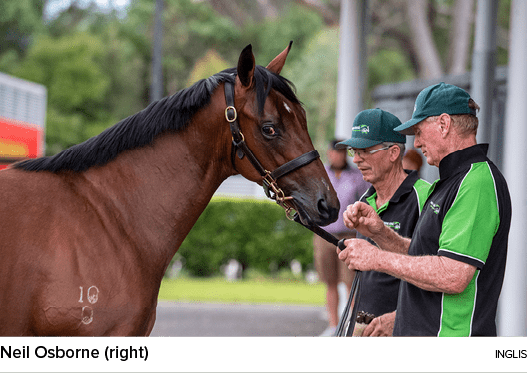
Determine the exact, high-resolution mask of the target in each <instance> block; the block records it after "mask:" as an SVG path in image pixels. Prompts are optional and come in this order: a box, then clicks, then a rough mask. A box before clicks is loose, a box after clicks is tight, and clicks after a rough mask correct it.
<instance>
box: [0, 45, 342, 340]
mask: <svg viewBox="0 0 527 375" xmlns="http://www.w3.org/2000/svg"><path fill="white" fill-rule="evenodd" d="M290 47H291V44H289V46H288V47H287V48H286V49H285V50H284V51H283V52H282V53H280V54H279V55H278V56H277V57H275V58H274V59H273V61H271V62H270V63H269V65H268V66H267V67H266V68H264V67H262V66H259V65H255V59H254V55H253V53H252V47H251V46H250V45H249V46H247V47H246V48H245V49H244V50H243V51H242V52H241V54H240V57H239V60H238V65H237V67H236V68H231V69H227V70H225V71H222V72H220V73H217V74H215V75H213V76H211V77H209V78H208V79H205V80H201V81H199V82H197V83H195V84H194V85H193V86H191V87H189V88H187V89H184V90H181V91H179V92H177V93H176V94H174V95H172V96H169V97H166V98H163V99H161V100H160V101H158V102H154V103H152V104H151V105H149V106H148V107H147V108H145V109H144V110H142V111H141V112H139V113H137V114H135V115H132V116H130V117H128V118H126V119H124V120H122V121H120V122H119V123H117V124H116V125H114V126H112V127H110V128H108V129H107V130H105V131H103V132H102V133H101V134H99V135H98V136H95V137H93V138H90V139H89V140H87V141H85V142H84V143H81V144H78V145H75V146H73V147H71V148H69V149H66V150H64V151H61V152H60V153H58V154H56V155H54V156H50V157H42V158H39V159H32V160H25V161H22V162H19V163H18V164H15V165H12V166H11V167H10V168H9V169H7V170H3V171H1V172H0V212H1V213H2V218H3V219H2V224H1V225H0V259H1V261H0V335H3V336H19V335H37V336H54V335H58V336H78V335H80V336H104V335H115V336H128V335H130V336H140V335H149V334H150V332H151V330H152V328H153V326H154V322H155V316H156V307H157V296H158V293H159V287H160V284H161V281H162V278H163V275H164V273H165V271H166V269H167V267H168V265H169V262H170V260H171V259H172V257H173V256H174V254H175V253H176V251H177V249H178V248H179V246H180V245H181V243H182V242H183V239H184V238H185V236H186V235H187V234H188V232H189V231H190V229H191V228H192V226H193V225H194V223H195V222H196V220H197V219H198V217H199V215H200V214H201V212H202V211H203V210H204V209H205V207H206V206H207V204H208V202H209V201H210V199H211V197H212V195H213V194H214V192H215V191H216V189H217V188H218V187H219V186H220V184H221V182H222V181H223V180H225V179H226V178H227V177H229V176H231V175H235V174H242V175H243V176H244V177H246V178H247V179H249V180H251V181H254V182H256V183H258V184H263V185H264V187H265V188H266V191H267V192H268V193H269V196H270V197H271V198H274V199H276V200H277V203H279V204H281V205H283V206H284V207H285V208H286V209H287V210H290V209H294V210H296V211H297V212H298V215H299V216H300V219H301V220H302V222H303V223H306V224H318V225H327V224H329V223H331V222H333V221H335V220H336V219H337V216H338V210H339V202H338V199H337V196H336V193H335V191H334V190H333V187H332V185H331V183H330V182H329V179H328V176H327V174H326V172H325V169H324V167H323V165H322V162H321V161H320V159H319V158H318V153H316V151H314V148H313V144H312V142H311V140H310V138H309V134H308V131H307V125H306V114H305V111H304V109H303V108H302V105H301V103H300V102H299V100H298V99H297V97H296V96H295V93H294V91H293V88H292V84H291V82H290V81H288V80H287V79H285V78H283V77H282V76H280V75H279V74H280V72H281V69H282V67H283V65H284V63H285V60H286V57H287V54H288V52H289V49H290ZM306 155H307V156H306ZM291 161H293V163H291ZM264 167H265V168H264ZM261 168H263V169H264V171H263V172H262V171H261V170H260V169H261ZM273 169H274V171H273V172H269V170H273ZM196 251H207V249H196Z"/></svg>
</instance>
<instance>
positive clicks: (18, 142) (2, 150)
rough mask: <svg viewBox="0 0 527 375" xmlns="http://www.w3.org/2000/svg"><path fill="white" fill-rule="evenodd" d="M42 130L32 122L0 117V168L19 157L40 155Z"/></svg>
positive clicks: (42, 142) (42, 141) (41, 151)
mask: <svg viewBox="0 0 527 375" xmlns="http://www.w3.org/2000/svg"><path fill="white" fill-rule="evenodd" d="M43 130H44V129H43V128H40V127H38V126H36V125H33V124H28V123H25V122H21V121H16V120H11V119H6V118H3V117H0V169H3V168H5V167H7V165H8V164H10V163H12V162H15V161H18V160H21V159H26V158H37V157H40V156H42V155H43V154H44V152H43V145H44V131H43Z"/></svg>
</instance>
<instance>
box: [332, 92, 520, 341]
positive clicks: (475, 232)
mask: <svg viewBox="0 0 527 375" xmlns="http://www.w3.org/2000/svg"><path fill="white" fill-rule="evenodd" d="M477 109H479V107H478V106H477V104H476V103H475V102H474V101H473V100H472V99H471V98H470V96H469V94H468V93H467V92H466V91H464V90H463V89H461V88H459V87H456V86H453V85H448V84H445V83H440V84H437V85H433V86H430V87H427V88H426V89H424V90H423V91H421V93H420V94H419V95H418V97H417V99H416V103H415V109H414V113H413V115H412V119H411V120H410V121H408V122H405V123H404V124H402V125H400V126H398V127H397V128H395V130H396V131H399V132H402V133H404V134H414V135H415V140H414V145H415V147H416V148H420V149H421V151H422V152H423V154H424V155H425V157H426V159H427V162H428V163H429V164H431V165H435V166H437V167H438V168H439V175H440V178H439V180H437V181H435V182H434V184H433V185H432V187H431V188H430V191H429V194H428V198H427V200H426V202H425V205H424V208H423V211H422V213H421V216H420V217H419V219H418V222H417V226H416V228H415V231H414V235H413V237H412V239H411V240H410V239H407V238H404V237H402V236H399V235H398V234H397V233H395V232H394V231H392V230H390V229H389V228H387V227H386V226H385V225H384V223H383V222H382V220H380V218H379V217H378V215H377V214H376V213H375V212H374V210H372V208H371V206H369V205H365V204H364V203H360V202H359V203H355V204H353V205H350V206H349V207H348V208H347V210H346V211H345V213H344V221H345V223H346V225H347V226H348V227H350V228H355V229H357V230H358V231H359V232H360V233H363V234H365V235H367V236H368V237H370V238H372V239H373V240H374V241H375V242H376V243H377V245H378V246H379V247H375V246H372V245H371V244H369V243H368V242H366V241H361V240H357V239H354V240H348V241H346V245H347V248H346V249H345V250H343V251H342V252H340V254H339V258H340V259H341V260H344V261H345V263H346V264H347V265H348V267H350V268H351V269H359V270H376V271H380V272H385V273H388V274H390V275H393V276H395V277H397V278H399V279H401V280H402V282H401V289H400V292H399V300H398V303H397V312H396V318H395V327H394V331H393V334H394V336H495V335H496V323H495V318H496V310H497V305H498V298H499V295H500V292H501V287H502V284H503V277H504V273H505V262H506V257H507V242H508V233H509V228H510V220H511V201H510V196H509V192H508V188H507V183H506V181H505V179H504V178H503V175H502V174H501V173H500V171H499V170H498V168H497V167H496V166H495V165H494V164H493V163H492V161H490V160H489V159H488V158H487V156H486V154H487V149H488V145H486V144H481V145H478V144H477V142H476V132H477V127H478V119H477V117H476V110H477ZM381 249H382V250H381ZM337 251H338V250H337Z"/></svg>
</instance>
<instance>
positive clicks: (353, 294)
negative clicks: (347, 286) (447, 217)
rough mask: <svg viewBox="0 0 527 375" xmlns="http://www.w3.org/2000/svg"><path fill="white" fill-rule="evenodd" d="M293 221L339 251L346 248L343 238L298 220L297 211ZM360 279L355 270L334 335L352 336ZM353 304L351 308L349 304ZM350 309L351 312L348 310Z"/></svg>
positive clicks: (357, 310) (357, 309) (356, 312)
mask: <svg viewBox="0 0 527 375" xmlns="http://www.w3.org/2000/svg"><path fill="white" fill-rule="evenodd" d="M293 220H294V221H296V222H297V223H299V224H300V225H302V226H303V227H304V228H307V229H309V230H310V231H311V232H313V233H315V234H316V235H318V236H320V237H321V238H323V239H324V240H326V241H327V242H329V243H331V244H333V245H335V246H337V247H338V248H339V249H340V250H341V251H342V250H344V249H345V248H346V245H344V239H341V240H339V239H338V238H337V237H335V236H334V235H332V234H331V233H329V232H327V231H325V230H324V229H322V228H320V227H319V226H318V225H315V224H311V225H310V224H304V223H302V221H301V220H300V216H298V213H296V214H295V216H294V218H293ZM360 280H361V271H357V270H356V271H355V277H354V278H353V283H352V284H351V290H350V295H349V297H348V302H347V303H346V308H345V309H344V311H343V312H342V316H341V317H340V320H339V324H338V326H337V330H336V331H335V335H334V336H335V337H349V336H353V330H354V329H355V322H356V321H357V315H358V313H359V300H360V293H359V290H360ZM352 304H353V309H352V308H351V305H352ZM350 310H351V312H350Z"/></svg>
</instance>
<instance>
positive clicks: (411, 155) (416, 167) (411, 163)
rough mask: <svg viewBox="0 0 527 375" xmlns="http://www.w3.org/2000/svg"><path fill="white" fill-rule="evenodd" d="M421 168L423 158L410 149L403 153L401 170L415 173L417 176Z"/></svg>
mask: <svg viewBox="0 0 527 375" xmlns="http://www.w3.org/2000/svg"><path fill="white" fill-rule="evenodd" d="M422 166H423V158H422V157H421V154H420V153H419V152H417V151H416V150H414V149H410V150H408V151H406V152H405V153H404V157H403V168H404V169H407V170H409V171H417V174H418V175H419V172H420V171H421V167H422Z"/></svg>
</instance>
